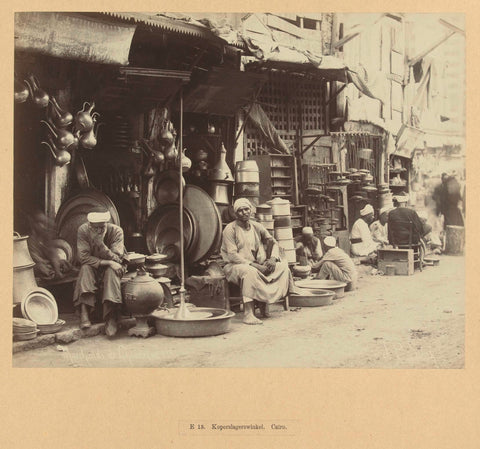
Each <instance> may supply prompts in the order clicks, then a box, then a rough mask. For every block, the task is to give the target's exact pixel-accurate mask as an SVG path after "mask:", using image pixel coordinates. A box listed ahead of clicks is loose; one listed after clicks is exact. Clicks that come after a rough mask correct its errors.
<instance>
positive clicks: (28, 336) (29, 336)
mask: <svg viewBox="0 0 480 449" xmlns="http://www.w3.org/2000/svg"><path fill="white" fill-rule="evenodd" d="M38 332H39V331H38V330H35V331H32V332H24V333H20V334H15V333H14V334H13V339H14V340H15V341H27V340H33V339H34V338H36V337H37V335H38Z"/></svg>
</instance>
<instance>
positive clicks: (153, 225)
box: [146, 204, 199, 262]
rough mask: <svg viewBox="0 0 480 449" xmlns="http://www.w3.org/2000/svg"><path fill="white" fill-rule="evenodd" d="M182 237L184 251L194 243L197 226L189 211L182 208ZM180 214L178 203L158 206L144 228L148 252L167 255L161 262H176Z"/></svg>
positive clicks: (178, 253) (189, 248)
mask: <svg viewBox="0 0 480 449" xmlns="http://www.w3.org/2000/svg"><path fill="white" fill-rule="evenodd" d="M183 212H184V215H183V238H184V248H185V252H186V253H187V254H188V251H190V250H191V248H192V247H193V246H194V245H195V244H196V242H197V238H198V228H199V226H198V225H197V224H196V222H195V219H194V218H193V216H192V213H191V211H190V210H189V209H188V208H185V207H184V208H183ZM179 228H180V214H179V205H178V204H165V205H163V206H159V207H158V208H157V209H155V211H154V212H153V213H152V214H151V215H150V217H149V218H148V222H147V229H146V243H147V248H148V251H149V252H150V253H161V254H165V255H167V256H168V257H167V258H166V259H164V261H163V262H167V261H168V262H177V261H178V258H179V255H180V252H179V249H180V231H179Z"/></svg>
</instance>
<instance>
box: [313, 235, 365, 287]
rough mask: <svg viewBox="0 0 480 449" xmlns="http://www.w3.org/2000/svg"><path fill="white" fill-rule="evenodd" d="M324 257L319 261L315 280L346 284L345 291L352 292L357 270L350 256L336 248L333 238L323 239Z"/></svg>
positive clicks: (355, 282)
mask: <svg viewBox="0 0 480 449" xmlns="http://www.w3.org/2000/svg"><path fill="white" fill-rule="evenodd" d="M323 244H324V246H325V255H324V256H323V258H322V260H321V261H320V271H319V272H318V275H317V279H332V280H335V281H340V282H346V284H347V287H346V290H347V291H349V290H354V289H355V288H356V284H357V269H356V267H355V264H354V263H353V260H352V259H351V258H350V256H349V255H348V254H347V253H346V252H345V251H343V249H341V248H338V247H337V241H336V240H335V237H331V236H330V237H325V239H324V241H323Z"/></svg>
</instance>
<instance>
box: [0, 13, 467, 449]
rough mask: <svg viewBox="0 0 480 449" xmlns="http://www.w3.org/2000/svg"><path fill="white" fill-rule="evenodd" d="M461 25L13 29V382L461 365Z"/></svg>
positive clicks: (362, 22)
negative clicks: (189, 371)
mask: <svg viewBox="0 0 480 449" xmlns="http://www.w3.org/2000/svg"><path fill="white" fill-rule="evenodd" d="M162 6H164V5H162ZM465 21H466V18H465V14H464V13H454V12H446V13H436V12H428V13H413V12H409V13H402V12H400V13H398V12H381V13H380V12H378V13H350V12H338V13H337V12H333V13H300V12H298V13H292V12H288V13H278V12H275V13H272V12H264V13H259V12H255V13H246V12H243V13H239V12H237V13H233V12H215V13H213V12H205V13H201V12H192V13H186V12H185V13H179V12H177V13H169V12H138V11H137V12H114V11H111V12H108V11H105V12H84V11H83V12H59V11H57V12H56V11H45V12H15V13H14V36H13V38H14V39H13V43H14V49H13V71H14V73H13V75H14V80H13V81H14V90H13V95H14V102H13V103H14V106H13V113H14V116H13V125H14V126H13V149H12V152H13V167H6V168H5V169H6V170H11V171H12V172H13V231H14V232H13V267H12V268H13V286H12V293H13V304H12V308H13V313H12V337H11V338H12V340H11V341H12V367H13V368H355V369H371V368H375V369H386V370H388V369H433V370H436V369H463V368H464V367H465V310H466V307H465V279H466V276H465V271H466V264H465V246H466V241H465V234H466V232H465V223H466V214H467V208H466V190H467V186H466V138H465V134H466V132H465V128H466V51H465V49H466V38H465V28H466V24H465ZM10 39H11V36H10ZM6 132H7V131H6ZM8 132H9V131H8ZM469 175H470V172H469ZM7 238H8V236H7ZM10 238H11V237H10ZM8 301H9V298H8ZM8 307H9V302H8ZM8 338H10V336H9V337H8ZM17 372H18V371H17ZM69 372H71V371H69ZM109 372H110V371H109ZM187 425H188V426H189V425H191V424H190V423H187V424H185V426H187ZM218 425H219V426H221V425H222V424H221V423H220V424H218ZM256 425H257V424H256ZM262 425H264V424H263V423H259V424H258V426H262ZM284 425H285V429H283V428H282V426H284ZM258 426H257V428H258ZM265 426H266V428H268V429H272V428H273V427H271V426H277V428H276V429H277V431H279V432H282V431H285V432H286V431H287V427H288V426H287V425H286V424H284V423H280V422H272V423H267V424H265ZM187 428H188V427H185V429H187ZM190 429H191V428H190ZM226 429H227V430H228V427H227V428H226ZM273 429H274V430H275V428H273ZM274 430H273V431H274ZM205 447H206V446H205ZM339 447H341V446H339ZM372 447H373V446H372Z"/></svg>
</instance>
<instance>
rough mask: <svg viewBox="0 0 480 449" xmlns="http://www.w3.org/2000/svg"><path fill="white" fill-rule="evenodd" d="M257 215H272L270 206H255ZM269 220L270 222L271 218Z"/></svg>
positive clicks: (264, 204)
mask: <svg viewBox="0 0 480 449" xmlns="http://www.w3.org/2000/svg"><path fill="white" fill-rule="evenodd" d="M257 213H259V214H267V215H272V206H270V205H269V204H266V203H263V204H259V205H258V206H257ZM270 220H271V218H270Z"/></svg>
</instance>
